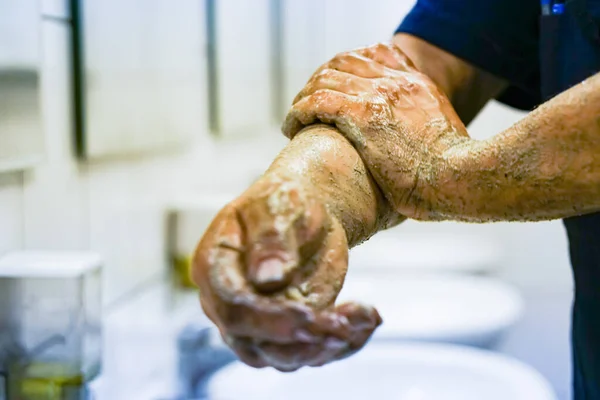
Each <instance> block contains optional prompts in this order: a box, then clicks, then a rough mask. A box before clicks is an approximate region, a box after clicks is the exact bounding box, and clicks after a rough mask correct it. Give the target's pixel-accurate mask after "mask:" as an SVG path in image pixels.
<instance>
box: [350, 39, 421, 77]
mask: <svg viewBox="0 0 600 400" xmlns="http://www.w3.org/2000/svg"><path fill="white" fill-rule="evenodd" d="M356 52H357V53H359V54H361V55H363V56H365V57H367V58H370V59H372V60H373V61H375V62H378V63H379V64H382V65H384V66H386V67H387V68H391V69H394V70H397V71H414V70H415V66H414V65H413V63H412V61H411V60H410V59H409V58H408V57H407V56H406V54H404V52H402V50H400V49H399V48H398V47H397V46H395V45H393V44H388V43H378V44H375V45H373V46H369V47H365V48H363V49H360V50H357V51H356Z"/></svg>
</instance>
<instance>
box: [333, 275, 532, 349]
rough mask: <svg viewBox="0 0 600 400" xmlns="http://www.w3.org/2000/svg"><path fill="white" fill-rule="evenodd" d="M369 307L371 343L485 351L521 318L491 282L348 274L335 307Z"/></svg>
mask: <svg viewBox="0 0 600 400" xmlns="http://www.w3.org/2000/svg"><path fill="white" fill-rule="evenodd" d="M347 300H353V301H359V302H361V303H365V304H369V305H373V306H375V307H376V308H377V309H378V310H379V312H380V314H381V316H382V318H383V325H382V326H380V327H379V328H378V330H377V331H376V332H375V334H374V336H373V338H374V339H375V340H380V339H385V340H406V339H410V340H419V341H420V340H424V341H435V342H446V343H455V344H466V345H471V346H478V347H488V346H490V345H491V344H493V343H494V341H495V340H496V339H497V338H498V337H500V336H501V335H502V334H503V333H504V332H505V331H506V330H508V329H509V328H510V327H512V326H513V325H514V324H515V322H516V321H517V320H518V319H519V318H520V317H521V315H522V312H523V301H522V298H521V296H520V295H519V293H518V292H517V291H516V290H515V289H513V288H512V287H511V286H509V285H507V284H506V283H503V282H501V281H499V280H495V279H492V278H484V277H476V276H458V275H438V276H433V275H428V276H420V277H419V276H410V275H406V274H368V273H363V272H362V271H361V272H357V271H350V272H349V274H348V276H347V278H346V282H345V284H344V288H343V289H342V292H341V293H340V297H339V298H338V303H339V302H343V301H347Z"/></svg>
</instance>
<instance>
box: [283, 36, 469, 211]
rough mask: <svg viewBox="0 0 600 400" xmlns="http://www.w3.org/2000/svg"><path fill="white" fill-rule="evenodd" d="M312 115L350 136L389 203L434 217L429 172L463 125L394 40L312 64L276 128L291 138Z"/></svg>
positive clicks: (312, 119)
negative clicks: (311, 72) (314, 66)
mask: <svg viewBox="0 0 600 400" xmlns="http://www.w3.org/2000/svg"><path fill="white" fill-rule="evenodd" d="M434 62H435V61H434ZM315 122H323V123H326V124H332V125H335V126H336V127H337V128H338V129H339V130H340V131H341V132H342V134H344V136H346V138H347V139H348V140H350V141H351V142H352V144H353V145H354V147H355V148H356V150H357V151H358V153H359V154H360V155H361V158H362V159H363V161H364V162H365V164H366V165H367V168H368V169H369V171H370V172H371V174H372V175H373V177H374V179H375V181H376V182H377V184H378V185H379V187H380V188H381V190H382V191H383V193H384V195H385V196H386V197H387V199H388V201H389V202H390V203H391V204H392V205H393V206H394V208H395V210H396V211H398V212H399V213H400V214H402V215H404V216H406V217H409V218H415V219H433V218H435V212H434V211H432V210H431V209H430V207H428V204H431V202H430V201H429V200H428V197H430V196H434V195H435V193H432V192H433V191H434V189H435V188H432V186H431V185H428V176H430V174H432V173H433V172H434V171H435V170H438V169H441V168H443V167H444V157H443V153H444V152H445V151H447V150H448V149H450V148H451V147H452V146H453V145H455V144H458V143H461V142H462V141H464V140H465V137H467V132H466V128H465V126H464V125H463V123H462V122H461V120H460V118H459V117H458V116H457V114H456V112H455V111H454V109H453V108H452V105H451V104H450V102H449V100H448V99H447V98H446V96H445V95H444V94H443V93H442V92H441V91H440V90H439V89H438V87H437V86H436V85H435V83H434V82H432V81H431V80H430V79H429V78H428V77H427V76H426V75H424V74H422V73H420V72H419V71H417V70H416V69H415V67H414V66H413V64H412V63H411V61H410V60H409V59H408V58H407V57H406V56H405V55H404V53H402V51H401V50H400V49H399V48H398V47H396V46H395V45H393V44H377V45H374V46H371V47H367V48H362V49H358V50H355V51H351V52H347V53H342V54H339V55H337V56H336V57H334V58H333V59H332V60H331V61H329V62H328V63H326V64H325V65H323V66H322V67H321V68H319V69H318V70H317V72H316V73H315V74H314V75H313V76H312V78H311V79H310V80H309V82H308V84H307V85H306V87H305V88H304V89H303V90H302V91H301V92H300V93H299V94H298V96H297V97H296V99H295V100H294V104H293V106H292V108H291V110H290V112H289V114H288V116H287V118H286V120H285V122H284V125H283V131H284V134H285V135H286V136H288V137H290V138H292V137H294V135H296V134H297V133H298V132H299V131H300V130H301V129H302V128H303V127H304V126H306V125H310V124H313V123H315Z"/></svg>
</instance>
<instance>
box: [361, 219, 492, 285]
mask: <svg viewBox="0 0 600 400" xmlns="http://www.w3.org/2000/svg"><path fill="white" fill-rule="evenodd" d="M500 264H501V249H500V247H499V246H498V245H497V244H496V243H494V242H493V241H490V240H486V239H485V238H483V237H479V236H473V235H466V234H458V235H448V234H441V233H438V234H433V233H428V234H422V233H420V234H411V235H410V236H409V235H406V234H403V233H400V232H398V231H397V230H395V229H392V230H389V231H383V232H379V233H378V234H377V235H375V236H373V237H372V238H371V239H369V240H368V241H366V242H365V243H363V244H361V245H359V246H357V247H355V248H353V249H352V250H350V269H351V270H365V271H370V272H388V273H389V272H399V271H405V272H406V271H409V272H418V273H431V272H433V273H439V272H448V273H469V274H483V273H488V272H491V271H493V270H495V269H497V268H498V267H499V265H500Z"/></svg>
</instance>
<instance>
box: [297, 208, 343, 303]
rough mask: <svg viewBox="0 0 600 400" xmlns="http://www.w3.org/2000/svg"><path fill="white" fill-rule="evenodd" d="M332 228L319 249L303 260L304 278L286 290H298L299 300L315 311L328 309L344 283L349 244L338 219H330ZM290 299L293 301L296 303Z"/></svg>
mask: <svg viewBox="0 0 600 400" xmlns="http://www.w3.org/2000/svg"><path fill="white" fill-rule="evenodd" d="M331 226H332V229H331V230H330V232H329V233H328V234H327V236H326V237H325V238H324V239H323V240H322V241H321V242H320V250H319V252H318V253H317V254H315V255H314V256H312V257H311V258H310V260H306V263H307V264H306V266H305V268H304V269H303V273H304V275H300V274H299V275H298V276H297V278H298V279H297V280H296V281H295V282H293V284H292V286H291V288H292V289H289V290H288V292H289V291H291V290H293V289H294V288H299V291H300V294H301V295H304V297H302V298H301V299H300V300H301V301H302V302H303V303H304V304H306V305H308V306H310V307H311V308H312V309H314V310H324V309H326V308H329V307H331V306H332V305H333V304H334V302H335V299H336V298H337V296H338V294H339V293H340V291H341V289H342V285H343V284H344V278H345V276H346V272H347V270H348V241H347V239H346V233H345V231H344V229H343V227H342V226H341V224H340V223H339V221H338V220H337V219H332V223H331ZM290 294H291V296H289V297H290V298H291V299H292V300H299V299H297V298H294V297H293V294H294V293H290Z"/></svg>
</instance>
